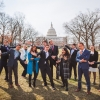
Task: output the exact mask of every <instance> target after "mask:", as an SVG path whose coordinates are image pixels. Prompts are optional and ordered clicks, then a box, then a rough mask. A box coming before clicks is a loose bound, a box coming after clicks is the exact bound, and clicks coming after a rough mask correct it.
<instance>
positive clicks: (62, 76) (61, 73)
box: [60, 68, 68, 88]
mask: <svg viewBox="0 0 100 100" xmlns="http://www.w3.org/2000/svg"><path fill="white" fill-rule="evenodd" d="M60 76H61V80H62V83H63V85H65V86H66V87H67V88H68V80H67V79H64V73H63V69H62V68H61V69H60Z"/></svg>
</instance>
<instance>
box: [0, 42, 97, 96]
mask: <svg viewBox="0 0 100 100" xmlns="http://www.w3.org/2000/svg"><path fill="white" fill-rule="evenodd" d="M21 47H22V46H21V45H20V44H17V45H16V47H10V46H8V41H7V40H4V43H3V45H2V46H1V47H0V50H1V53H0V55H1V60H0V74H1V72H2V69H3V67H4V68H5V80H6V81H7V82H9V87H10V88H12V87H13V82H12V71H13V72H14V76H15V85H16V86H20V85H19V82H18V60H19V62H20V64H21V65H22V66H23V68H24V70H23V72H22V76H23V77H26V75H27V74H29V87H32V86H33V87H35V86H36V79H37V76H38V72H39V69H40V71H41V76H42V79H43V82H44V86H47V81H46V74H47V75H48V77H49V80H50V83H51V87H52V89H53V90H55V85H54V82H53V66H55V67H56V79H59V76H61V80H62V84H63V85H62V86H61V87H65V90H66V91H68V79H71V76H72V68H73V70H74V80H75V81H76V80H77V76H78V88H77V89H76V90H75V91H76V92H79V91H80V90H81V79H82V74H84V77H85V80H86V83H87V94H90V90H91V85H90V76H91V72H93V77H94V81H93V84H94V85H95V84H96V72H97V71H98V70H97V63H96V62H97V61H98V52H97V51H96V50H95V48H94V46H91V47H90V50H87V49H86V48H85V46H84V44H83V43H82V42H80V43H78V49H77V47H76V44H72V46H71V47H69V46H68V45H65V46H64V47H63V48H62V52H61V54H59V49H58V46H56V45H54V42H53V41H52V40H49V42H47V41H46V40H43V42H42V46H36V45H32V46H31V48H30V49H29V50H28V47H27V45H25V44H24V45H23V47H22V48H21ZM37 49H39V50H37ZM77 62H78V75H77ZM33 73H34V78H32V74H33ZM32 80H33V82H32Z"/></svg>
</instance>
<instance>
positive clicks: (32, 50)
mask: <svg viewBox="0 0 100 100" xmlns="http://www.w3.org/2000/svg"><path fill="white" fill-rule="evenodd" d="M34 47H36V50H35V53H37V46H36V45H32V46H31V50H30V52H31V51H33V48H34Z"/></svg>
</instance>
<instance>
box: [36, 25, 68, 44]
mask: <svg viewBox="0 0 100 100" xmlns="http://www.w3.org/2000/svg"><path fill="white" fill-rule="evenodd" d="M50 39H52V40H53V41H54V44H55V45H58V46H63V45H64V44H66V42H67V37H59V36H57V34H56V31H55V29H54V28H53V24H52V23H51V27H50V29H49V30H48V31H47V34H46V36H45V37H37V38H36V41H35V44H36V45H41V44H42V41H43V40H47V41H49V40H50Z"/></svg>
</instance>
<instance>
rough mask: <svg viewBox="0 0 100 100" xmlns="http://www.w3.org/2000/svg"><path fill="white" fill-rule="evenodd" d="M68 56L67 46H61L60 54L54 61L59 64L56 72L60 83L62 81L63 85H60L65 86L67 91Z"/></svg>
mask: <svg viewBox="0 0 100 100" xmlns="http://www.w3.org/2000/svg"><path fill="white" fill-rule="evenodd" d="M69 56H70V54H69V52H68V50H67V48H63V49H62V54H61V55H60V57H59V58H58V60H57V61H56V63H57V64H59V69H58V71H57V72H58V73H59V74H60V76H61V79H62V83H63V86H61V87H65V86H66V91H68V78H69Z"/></svg>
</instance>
